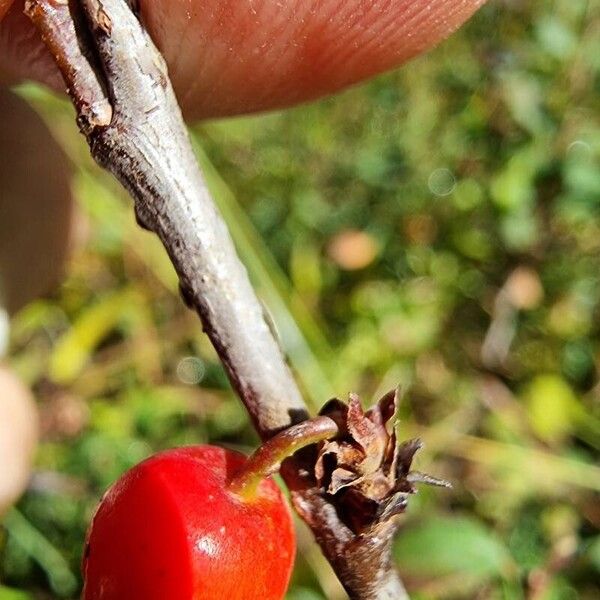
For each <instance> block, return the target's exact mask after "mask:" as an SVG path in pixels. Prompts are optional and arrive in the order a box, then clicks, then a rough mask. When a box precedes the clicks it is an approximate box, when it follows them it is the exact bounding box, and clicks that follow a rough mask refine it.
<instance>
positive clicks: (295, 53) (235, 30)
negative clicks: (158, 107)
mask: <svg viewBox="0 0 600 600" xmlns="http://www.w3.org/2000/svg"><path fill="white" fill-rule="evenodd" d="M6 1H7V0H0V2H4V3H6ZM8 1H9V2H10V0H8ZM484 1H485V0H286V1H285V2H283V1H281V2H279V1H277V2H276V1H274V0H140V6H141V15H142V19H143V21H144V23H145V24H146V26H147V27H148V30H149V31H150V33H151V35H152V37H153V39H154V40H155V42H156V43H157V45H158V46H159V48H160V49H161V51H162V52H163V54H164V55H165V57H166V59H167V63H168V65H169V68H170V72H171V77H172V79H173V82H174V85H175V89H176V91H177V94H178V97H179V99H180V102H181V104H182V106H183V109H184V112H185V114H186V116H187V117H188V118H206V117H213V116H223V115H232V114H238V113H245V112H255V111H260V110H266V109H271V108H277V107H283V106H289V105H292V104H296V103H298V102H303V101H306V100H311V99H314V98H317V97H319V96H322V95H325V94H329V93H332V92H335V91H337V90H339V89H342V88H344V87H346V86H348V85H351V84H354V83H357V82H359V81H361V80H363V79H365V78H368V77H370V76H372V75H375V74H377V73H380V72H382V71H386V70H388V69H391V68H393V67H395V66H397V65H399V64H402V63H403V62H405V61H407V60H408V59H410V58H411V57H413V56H415V55H417V54H420V53H421V52H424V51H425V50H427V49H429V48H431V47H432V46H434V45H435V44H437V43H438V42H440V41H441V40H442V39H444V38H446V37H447V36H448V35H450V34H451V33H452V32H453V31H454V30H455V29H457V28H458V27H459V26H460V25H461V24H462V23H463V22H464V21H465V20H466V19H468V18H469V16H471V14H472V13H473V12H474V11H475V10H476V9H477V8H479V7H480V6H481V5H482V4H483V3H484ZM18 4H21V0H16V5H18ZM16 5H15V6H13V8H12V9H11V11H10V12H9V13H8V15H7V17H6V19H5V22H4V23H3V25H2V26H0V71H4V73H5V76H8V75H12V76H13V77H15V76H18V75H20V74H22V73H19V72H15V69H14V67H13V68H12V69H11V66H10V65H11V64H12V65H16V64H19V61H22V60H23V58H22V57H23V56H24V53H23V48H24V47H28V46H30V45H31V39H30V38H28V36H30V35H31V30H30V28H28V27H27V24H26V22H25V19H24V17H22V18H21V15H20V14H18V13H20V12H21V10H20V8H21V7H17V6H16ZM7 20H10V23H6V21H7ZM11 28H12V29H11ZM2 30H4V33H3V31H2ZM28 31H29V33H28ZM10 38H12V39H10ZM7 49H8V50H7ZM11 49H12V52H10V51H9V50H11ZM2 55H5V56H4V57H3V56H2ZM19 57H20V58H19ZM28 57H29V58H28V63H27V64H25V65H22V68H21V67H20V68H19V70H20V71H23V70H25V71H26V72H27V73H28V74H29V75H30V76H33V77H35V78H37V79H42V80H44V81H48V80H49V78H52V81H53V82H54V83H55V84H56V79H55V76H54V75H53V76H51V75H50V72H52V68H51V67H50V66H49V61H48V57H45V56H43V53H41V52H40V51H35V52H34V53H33V54H32V53H31V52H29V54H28ZM11 60H12V63H11Z"/></svg>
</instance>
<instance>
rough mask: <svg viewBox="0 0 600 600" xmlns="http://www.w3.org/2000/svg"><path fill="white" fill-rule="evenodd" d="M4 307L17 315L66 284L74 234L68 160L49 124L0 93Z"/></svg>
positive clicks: (0, 299)
mask: <svg viewBox="0 0 600 600" xmlns="http://www.w3.org/2000/svg"><path fill="white" fill-rule="evenodd" d="M0 156H1V157H2V160H0V215H1V218H0V304H2V305H3V306H4V307H5V308H6V309H8V312H9V313H14V312H15V311H17V310H18V309H19V308H21V307H22V306H23V305H24V304H25V303H27V302H29V301H31V300H33V299H34V298H36V297H38V296H39V295H40V294H44V293H47V292H48V291H50V289H51V288H52V287H53V286H54V285H55V284H56V283H57V282H58V281H60V279H61V275H62V273H63V266H64V263H65V261H66V259H67V256H68V253H69V250H70V246H71V242H72V239H73V234H74V230H75V224H76V220H75V204H74V201H73V197H72V193H71V187H70V167H69V163H68V160H67V158H66V156H65V155H64V153H63V152H62V150H61V149H60V147H59V145H58V144H57V142H56V141H55V140H54V139H53V138H52V136H51V134H50V132H49V131H48V128H47V127H46V125H45V123H44V122H43V121H42V120H41V119H40V117H39V116H38V115H37V114H36V113H35V111H34V110H33V109H32V108H31V107H30V106H28V105H27V104H26V103H25V102H24V101H23V100H22V99H21V98H19V97H17V96H16V95H14V94H12V93H11V92H9V91H8V90H6V89H3V88H0Z"/></svg>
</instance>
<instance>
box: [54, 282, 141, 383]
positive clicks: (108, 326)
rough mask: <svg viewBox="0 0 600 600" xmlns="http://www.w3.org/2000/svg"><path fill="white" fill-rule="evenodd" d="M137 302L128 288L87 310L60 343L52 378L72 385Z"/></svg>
mask: <svg viewBox="0 0 600 600" xmlns="http://www.w3.org/2000/svg"><path fill="white" fill-rule="evenodd" d="M133 300H134V295H133V292H132V290H131V289H129V288H126V289H125V290H122V291H119V292H114V293H112V294H108V295H107V296H105V297H104V298H102V299H101V300H99V301H98V302H96V303H95V304H93V305H91V306H89V307H87V308H86V309H85V310H84V312H83V313H82V314H81V315H80V316H79V317H78V319H77V321H76V322H75V323H73V325H72V327H71V329H69V331H67V333H65V334H64V335H63V336H62V338H61V339H60V340H59V341H58V342H57V344H56V346H55V348H54V351H53V352H52V355H51V356H50V365H49V368H48V374H49V376H50V378H51V379H52V380H53V381H55V382H56V383H60V384H63V385H64V384H67V383H70V382H72V381H73V380H74V379H75V378H76V377H77V376H78V375H79V373H80V372H81V370H82V369H83V368H84V367H85V365H86V363H87V362H88V360H89V358H90V356H91V354H92V353H93V352H94V350H95V349H96V347H97V345H98V344H99V343H100V342H101V341H102V340H103V339H104V338H105V337H106V336H107V335H108V334H109V333H110V332H111V331H112V330H113V329H114V328H115V327H116V325H117V324H118V323H119V322H120V321H121V320H122V319H123V316H124V314H125V313H126V312H127V310H129V308H130V305H131V303H132V302H133Z"/></svg>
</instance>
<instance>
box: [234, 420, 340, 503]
mask: <svg viewBox="0 0 600 600" xmlns="http://www.w3.org/2000/svg"><path fill="white" fill-rule="evenodd" d="M337 432H338V426H337V425H336V424H335V422H334V421H333V420H332V419H330V418H329V417H316V418H314V419H309V420H308V421H303V422H302V423H299V424H298V425H293V426H292V427H288V428H287V429H284V430H283V431H281V432H280V433H278V434H277V435H275V436H273V437H272V438H271V439H269V440H267V441H266V442H264V443H263V444H262V446H259V448H258V449H257V450H256V451H255V452H254V454H252V455H251V456H250V457H249V458H248V460H247V461H246V463H245V464H244V466H243V467H242V468H241V469H240V470H239V471H238V472H237V473H236V474H235V475H234V476H233V477H232V479H231V481H230V482H229V490H230V491H231V492H233V493H234V494H237V495H238V496H242V497H243V498H246V499H251V498H252V497H253V496H255V495H256V490H257V489H258V486H259V485H260V482H261V481H262V480H263V479H265V478H266V477H268V476H269V475H273V474H274V473H276V472H277V471H278V470H279V467H280V465H281V463H282V462H283V461H284V460H285V459H286V458H289V457H291V456H292V455H293V454H294V453H295V452H297V451H298V450H300V449H302V448H305V447H306V446H309V445H311V444H316V443H317V442H321V441H323V440H327V439H329V438H331V437H333V436H335V435H336V433H337Z"/></svg>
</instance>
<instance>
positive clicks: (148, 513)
mask: <svg viewBox="0 0 600 600" xmlns="http://www.w3.org/2000/svg"><path fill="white" fill-rule="evenodd" d="M245 460H246V458H245V457H244V456H243V455H241V454H239V453H237V452H232V451H229V450H225V449H223V448H217V447H214V446H194V447H187V448H179V449H175V450H169V451H166V452H163V453H161V454H157V455H155V456H153V457H151V458H149V459H148V460H146V461H144V462H142V463H140V464H139V465H137V466H135V467H134V468H133V469H131V470H130V471H128V472H127V473H126V474H125V475H124V476H123V477H122V478H121V479H120V480H119V481H117V483H116V484H114V485H113V487H112V488H111V489H110V490H109V491H108V492H107V494H106V495H105V497H104V498H103V500H102V502H101V504H100V506H99V508H98V510H97V512H96V515H95V516H94V519H93V522H92V524H91V527H90V530H89V532H88V539H87V545H86V550H85V556H84V560H83V575H84V579H85V586H84V592H83V595H82V598H83V599H84V600H281V599H282V598H283V597H284V595H285V591H286V589H287V585H288V582H289V578H290V574H291V571H292V566H293V562H294V554H295V534H294V528H293V523H292V519H291V515H290V510H289V508H288V506H287V503H286V501H285V499H284V498H283V497H282V494H281V492H280V490H279V489H278V488H277V486H276V485H275V483H274V482H273V481H271V480H270V479H267V480H264V481H262V482H261V484H260V487H259V490H258V493H257V495H256V497H255V498H253V499H252V500H250V501H248V500H242V499H240V498H239V497H237V496H235V495H234V494H232V493H230V492H229V491H228V489H227V487H226V483H227V481H228V480H229V478H230V477H231V475H232V474H233V473H235V472H236V470H237V469H239V468H240V467H241V466H242V465H243V464H244V462H245Z"/></svg>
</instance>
